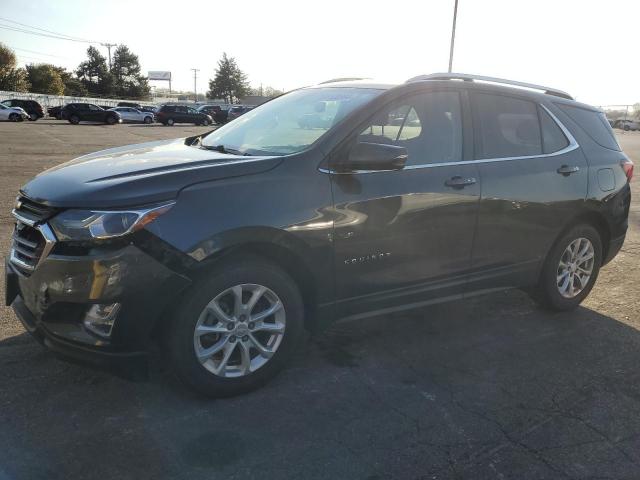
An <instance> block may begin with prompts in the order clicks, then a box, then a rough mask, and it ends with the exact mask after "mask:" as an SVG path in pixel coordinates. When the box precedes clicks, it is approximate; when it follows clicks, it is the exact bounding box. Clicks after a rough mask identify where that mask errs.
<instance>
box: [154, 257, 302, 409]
mask: <svg viewBox="0 0 640 480" xmlns="http://www.w3.org/2000/svg"><path fill="white" fill-rule="evenodd" d="M238 287H240V289H239V290H238ZM257 287H260V288H263V289H264V290H260V289H259V288H257ZM238 292H239V293H238ZM259 292H262V293H259ZM253 295H256V298H257V301H256V302H255V303H254V304H253V306H251V299H252V298H253V297H252V296H253ZM237 298H240V299H241V300H240V302H239V303H237V301H236V299H237ZM214 302H215V303H214ZM278 304H279V305H280V307H278ZM247 305H249V306H248V309H246V310H243V309H242V308H243V307H244V306H247ZM212 306H216V307H219V308H214V309H212V308H211V307H212ZM270 308H274V312H275V313H273V314H271V315H269V316H265V317H264V318H262V319H259V315H260V314H263V313H264V312H267V311H269V309H270ZM276 308H277V310H275V309H276ZM242 312H244V313H242ZM252 319H255V320H252ZM303 325H304V305H303V302H302V297H301V295H300V292H299V290H298V288H297V286H296V284H295V282H294V281H293V280H292V279H291V277H289V275H287V274H286V273H285V272H284V271H282V270H281V269H280V268H278V267H277V266H276V265H274V264H271V263H269V262H266V261H264V260H262V259H260V258H258V257H248V258H247V257H245V258H243V259H240V260H236V261H230V262H226V263H224V264H221V265H220V266H219V267H218V268H216V269H215V270H214V271H213V272H211V274H210V275H209V276H208V277H207V278H205V279H203V280H201V281H200V282H198V283H196V284H195V285H194V288H193V289H192V290H191V291H190V292H189V293H188V294H187V295H186V297H185V298H184V300H183V301H182V303H181V304H180V306H179V308H178V309H177V310H176V313H175V316H174V317H173V319H172V323H171V325H170V328H168V329H167V337H166V344H167V345H168V348H169V353H170V359H171V366H172V369H173V371H174V372H175V374H176V375H177V377H178V378H179V379H180V380H181V381H182V382H183V383H184V384H185V385H187V386H188V387H190V388H191V389H193V390H195V391H197V392H199V393H201V394H203V395H206V396H209V397H229V396H233V395H238V394H241V393H245V392H249V391H251V390H254V389H256V388H258V387H260V386H262V385H264V384H265V383H266V382H267V381H269V380H270V379H271V378H273V377H274V376H275V375H276V374H277V373H278V372H279V371H280V370H281V369H282V368H283V367H284V366H285V365H286V364H287V363H288V362H289V361H290V360H291V358H292V354H293V353H294V351H295V347H296V346H297V344H298V341H299V339H300V335H301V333H302V331H303ZM203 328H205V329H206V328H209V329H218V330H219V331H218V332H214V333H206V334H201V333H200V334H199V335H197V334H196V332H197V330H200V331H201V330H202V329H203ZM247 329H249V331H247ZM276 329H277V331H276ZM205 340H206V341H207V342H208V343H203V342H204V341H205ZM254 340H257V341H258V342H259V344H260V346H261V347H263V348H265V350H264V353H261V352H260V350H259V349H258V348H257V346H258V345H257V344H256V343H255V342H254ZM215 348H218V351H217V353H213V354H210V355H208V356H207V353H208V352H210V351H211V350H212V349H215ZM266 349H269V351H266ZM196 352H199V354H200V359H199V358H198V357H197V355H196ZM225 358H226V360H225Z"/></svg>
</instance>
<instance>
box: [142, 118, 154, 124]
mask: <svg viewBox="0 0 640 480" xmlns="http://www.w3.org/2000/svg"><path fill="white" fill-rule="evenodd" d="M151 122H153V118H151V117H144V123H146V124H147V125H149V124H150V123H151Z"/></svg>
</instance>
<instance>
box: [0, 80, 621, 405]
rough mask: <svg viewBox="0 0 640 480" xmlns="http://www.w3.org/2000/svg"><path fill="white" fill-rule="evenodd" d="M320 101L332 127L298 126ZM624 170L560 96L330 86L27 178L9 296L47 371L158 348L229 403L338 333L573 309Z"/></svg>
mask: <svg viewBox="0 0 640 480" xmlns="http://www.w3.org/2000/svg"><path fill="white" fill-rule="evenodd" d="M458 79H462V80H467V81H454V80H458ZM521 87H526V88H521ZM533 89H535V90H536V91H533ZM319 102H322V103H324V104H325V105H326V108H325V113H327V114H328V112H333V113H332V114H333V116H334V118H333V121H332V122H330V123H329V122H327V124H325V125H323V126H322V128H314V129H301V128H299V126H298V124H297V120H298V118H300V116H301V115H304V114H305V113H314V112H315V113H317V110H316V105H317V104H318V103H319ZM176 108H177V107H176ZM174 114H175V110H171V111H170V112H167V111H165V115H174ZM402 115H403V116H404V117H405V120H406V121H403V122H400V123H399V124H397V122H396V121H395V120H394V119H396V118H398V117H399V116H402ZM167 118H173V117H168V116H167V117H165V121H166V119H167ZM412 118H414V119H415V121H412V123H413V124H412V125H408V120H409V119H412ZM632 175H633V163H632V162H631V161H630V160H629V159H628V158H627V156H626V155H625V154H624V153H623V152H622V151H621V149H620V146H619V145H618V143H617V142H616V139H615V137H614V135H613V133H612V131H611V128H610V127H609V125H608V123H607V122H606V120H605V117H604V113H603V112H602V111H601V110H598V109H596V108H593V107H590V106H589V105H585V104H582V103H578V102H576V101H574V100H573V99H572V98H571V96H570V95H568V94H566V93H564V92H562V91H560V90H556V89H553V88H548V87H541V86H536V85H530V84H523V83H520V82H511V81H508V80H502V79H496V78H488V77H474V76H470V75H463V74H440V75H425V76H419V77H415V78H413V79H410V80H409V81H407V82H406V83H403V84H401V85H397V86H390V85H381V84H376V83H364V82H334V83H330V84H323V85H318V86H315V87H309V88H303V89H300V90H296V91H293V92H290V93H288V94H285V95H283V96H281V97H278V98H276V99H274V100H272V101H270V102H268V103H265V104H264V105H261V106H260V107H257V108H256V110H255V111H254V112H253V114H252V115H251V116H250V117H249V118H247V119H246V120H245V121H243V122H230V123H229V124H227V125H224V126H222V127H220V128H219V129H217V130H215V131H212V132H210V133H208V134H206V135H199V136H195V137H190V138H187V139H176V140H164V141H154V142H150V143H147V144H142V145H134V146H130V147H117V148H112V149H108V150H103V151H100V152H97V153H94V154H89V155H85V156H82V157H80V158H78V159H76V160H75V161H73V162H69V163H65V164H63V165H61V166H59V167H58V168H54V169H51V170H48V171H47V172H44V173H41V174H39V175H38V176H36V177H35V178H33V179H32V180H31V181H29V182H28V183H27V184H26V185H24V186H23V187H22V189H21V190H20V196H19V198H18V200H17V203H16V205H15V208H14V211H13V215H14V216H15V218H16V220H17V222H16V228H15V232H14V237H13V244H12V248H11V252H10V255H9V261H8V264H7V266H6V279H5V285H6V298H7V302H8V303H9V304H12V306H13V309H14V310H15V312H16V313H17V315H18V317H19V318H20V319H21V321H22V322H23V324H24V325H25V327H26V328H27V330H29V331H30V332H31V333H32V334H33V335H34V336H35V337H36V338H38V339H39V340H40V341H41V342H43V343H44V344H45V345H46V346H47V347H49V348H51V349H53V350H55V352H56V353H58V354H60V355H67V356H71V357H73V358H75V359H76V360H78V359H82V360H85V361H94V362H99V363H102V364H109V365H114V364H115V365H119V366H120V367H122V366H123V365H124V366H126V369H127V370H126V371H131V370H130V369H131V368H138V367H140V366H144V364H145V359H146V358H147V353H148V351H149V349H150V348H151V347H150V346H151V345H153V342H157V344H158V345H159V348H160V349H161V356H162V357H163V358H166V359H167V363H168V365H169V366H170V368H171V369H172V370H173V372H174V373H175V374H176V375H177V376H178V377H179V378H180V379H181V380H182V381H183V382H184V383H185V384H186V385H189V386H190V387H192V388H194V389H196V390H197V391H199V392H202V393H204V394H207V395H211V396H227V395H233V394H238V393H240V392H245V391H248V390H250V389H253V388H256V387H258V386H260V385H262V384H264V383H265V382H266V381H268V380H269V379H270V378H271V377H273V376H274V375H275V374H276V373H277V372H278V371H279V370H280V369H281V368H282V367H284V366H286V365H289V364H290V362H291V361H292V359H293V358H294V357H293V352H294V350H295V348H296V345H297V344H298V342H299V340H300V339H301V333H302V331H303V330H304V329H311V330H317V329H319V328H321V327H322V326H324V325H326V324H327V323H329V322H331V321H334V320H336V319H341V318H363V317H366V316H369V315H379V314H381V313H384V314H385V315H388V314H390V313H392V312H397V311H401V310H405V309H409V308H416V307H421V306H424V305H428V304H432V303H436V302H442V301H450V300H457V301H463V300H464V299H465V298H469V297H473V296H474V295H478V294H482V293H486V292H490V291H495V290H498V289H503V288H508V287H519V288H524V289H526V291H529V292H531V294H532V296H533V298H534V299H535V300H536V301H537V302H539V303H540V304H541V305H543V306H544V307H546V308H549V309H552V310H558V311H566V310H571V309H574V308H576V307H577V306H578V305H579V304H580V303H581V302H582V301H583V300H584V299H585V297H586V296H587V295H588V294H589V292H590V291H591V289H592V288H593V286H594V284H595V282H596V279H597V277H598V272H599V270H600V268H601V267H602V266H603V265H605V264H606V263H607V262H609V261H610V260H611V259H612V258H613V257H614V256H615V255H616V254H617V253H618V251H619V250H620V248H621V246H622V244H623V242H624V239H625V234H626V230H627V223H628V214H629V206H630V195H631V193H630V186H629V182H630V181H631V177H632ZM585 198H588V199H589V201H588V202H585ZM132 362H133V363H132Z"/></svg>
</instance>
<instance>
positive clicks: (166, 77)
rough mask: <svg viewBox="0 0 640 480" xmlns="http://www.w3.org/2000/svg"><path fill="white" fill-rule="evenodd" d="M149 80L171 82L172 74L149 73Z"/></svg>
mask: <svg viewBox="0 0 640 480" xmlns="http://www.w3.org/2000/svg"><path fill="white" fill-rule="evenodd" d="M149 80H168V81H171V72H159V71H153V72H149Z"/></svg>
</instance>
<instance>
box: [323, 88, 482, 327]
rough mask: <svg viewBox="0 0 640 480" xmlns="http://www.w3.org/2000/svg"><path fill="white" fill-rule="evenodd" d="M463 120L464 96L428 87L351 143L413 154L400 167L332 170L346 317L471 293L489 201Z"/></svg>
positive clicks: (340, 300) (339, 283)
mask: <svg viewBox="0 0 640 480" xmlns="http://www.w3.org/2000/svg"><path fill="white" fill-rule="evenodd" d="M463 123H466V122H463V109H462V101H461V96H460V93H458V92H457V91H455V90H448V91H425V92H423V93H418V94H412V95H410V96H407V97H403V98H399V99H397V100H394V101H393V102H391V103H390V104H388V105H387V106H386V107H384V108H383V110H382V111H380V112H378V113H376V114H375V115H374V116H373V117H372V119H371V120H370V121H369V122H366V123H365V124H363V125H361V127H359V128H358V130H357V132H356V133H357V134H358V135H357V136H356V137H355V138H354V140H353V141H352V142H351V146H352V145H353V144H355V142H369V143H386V144H393V145H398V146H403V147H405V148H406V149H407V151H408V155H409V156H408V160H407V165H406V166H405V168H404V169H402V170H398V171H384V172H373V171H372V172H368V171H365V172H357V173H350V174H343V173H333V174H332V178H331V179H332V183H333V194H334V203H335V210H336V212H335V213H336V220H335V233H334V234H335V274H336V293H337V307H338V314H339V315H340V316H350V315H357V314H359V313H363V312H371V311H380V312H382V311H385V310H387V309H396V308H402V307H407V308H409V307H411V306H416V305H419V304H421V303H426V302H428V301H431V300H433V299H434V298H441V297H456V296H459V295H461V294H462V292H463V290H464V283H465V280H466V275H467V273H468V270H469V268H470V266H471V247H472V243H473V233H474V228H475V224H476V217H477V212H478V202H479V198H480V178H479V175H478V171H477V166H476V165H475V164H474V163H473V162H471V163H468V162H463V160H464V152H463V150H466V149H463ZM343 150H344V151H342V150H341V151H340V152H338V154H337V155H336V158H334V159H333V162H340V161H341V158H342V161H344V158H345V156H346V155H348V150H349V146H347V147H346V148H344V149H343ZM334 164H335V163H334Z"/></svg>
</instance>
